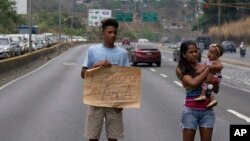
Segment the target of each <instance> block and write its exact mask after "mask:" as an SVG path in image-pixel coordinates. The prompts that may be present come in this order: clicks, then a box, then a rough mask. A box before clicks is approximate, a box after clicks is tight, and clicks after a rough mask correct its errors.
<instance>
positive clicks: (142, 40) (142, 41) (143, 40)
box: [138, 38, 149, 43]
mask: <svg viewBox="0 0 250 141" xmlns="http://www.w3.org/2000/svg"><path fill="white" fill-rule="evenodd" d="M148 42H149V40H148V39H144V38H140V39H138V43H148Z"/></svg>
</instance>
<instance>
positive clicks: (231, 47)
mask: <svg viewBox="0 0 250 141" xmlns="http://www.w3.org/2000/svg"><path fill="white" fill-rule="evenodd" d="M221 46H222V47H223V50H224V52H228V51H229V52H231V53H236V44H235V43H234V42H233V41H223V42H222V43H221Z"/></svg>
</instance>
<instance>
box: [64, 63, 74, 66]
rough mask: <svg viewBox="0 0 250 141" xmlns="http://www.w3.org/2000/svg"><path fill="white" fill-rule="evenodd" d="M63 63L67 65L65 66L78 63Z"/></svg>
mask: <svg viewBox="0 0 250 141" xmlns="http://www.w3.org/2000/svg"><path fill="white" fill-rule="evenodd" d="M63 65H65V66H74V65H76V63H63Z"/></svg>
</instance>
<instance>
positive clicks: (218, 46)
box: [210, 44, 224, 57]
mask: <svg viewBox="0 0 250 141" xmlns="http://www.w3.org/2000/svg"><path fill="white" fill-rule="evenodd" d="M210 47H215V48H216V50H217V52H218V55H219V57H221V56H222V55H223V51H224V50H223V48H222V46H221V45H218V44H211V45H210Z"/></svg>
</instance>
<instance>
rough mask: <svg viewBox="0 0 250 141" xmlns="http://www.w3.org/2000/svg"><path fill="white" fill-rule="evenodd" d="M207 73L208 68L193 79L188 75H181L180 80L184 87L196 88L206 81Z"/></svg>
mask: <svg viewBox="0 0 250 141" xmlns="http://www.w3.org/2000/svg"><path fill="white" fill-rule="evenodd" d="M209 72H210V68H209V67H206V68H205V70H204V71H203V72H202V73H200V74H198V75H197V76H195V77H194V78H193V77H192V76H190V75H183V77H182V79H181V80H182V82H183V83H184V84H185V85H187V86H189V87H197V86H199V85H200V84H201V83H202V82H203V81H204V80H205V79H206V77H207V75H208V74H209Z"/></svg>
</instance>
